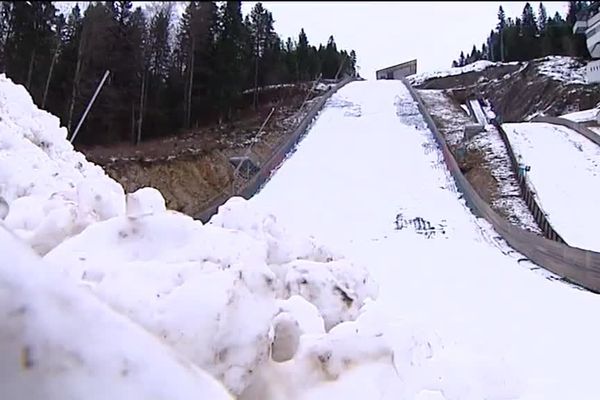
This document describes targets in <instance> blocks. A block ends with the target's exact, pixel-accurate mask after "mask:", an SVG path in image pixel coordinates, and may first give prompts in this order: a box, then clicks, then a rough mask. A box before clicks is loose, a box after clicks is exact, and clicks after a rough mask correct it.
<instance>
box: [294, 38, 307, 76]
mask: <svg viewBox="0 0 600 400" xmlns="http://www.w3.org/2000/svg"><path fill="white" fill-rule="evenodd" d="M296 60H297V63H298V67H297V71H298V81H306V80H308V79H309V46H308V38H307V37H306V33H304V28H302V29H300V34H299V35H298V46H297V48H296Z"/></svg>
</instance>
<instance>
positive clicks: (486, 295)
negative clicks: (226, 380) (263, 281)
mask: <svg viewBox="0 0 600 400" xmlns="http://www.w3.org/2000/svg"><path fill="white" fill-rule="evenodd" d="M251 202H252V203H255V204H257V205H259V206H260V207H264V208H266V209H269V210H272V211H273V212H275V213H276V214H277V215H278V216H279V217H280V218H279V219H280V221H281V222H283V223H285V224H286V225H288V226H290V228H292V229H294V230H296V231H298V232H305V233H311V234H314V235H315V236H317V237H318V238H319V239H320V240H322V241H323V242H325V243H327V244H328V245H330V246H334V247H336V248H338V249H340V250H341V251H343V252H344V253H345V254H346V255H348V256H350V258H351V259H353V260H357V261H360V262H361V263H363V264H364V265H367V266H368V267H369V270H370V272H371V273H372V274H373V275H374V276H375V278H376V280H377V281H378V282H379V286H380V292H379V298H378V300H377V301H376V302H374V303H372V304H370V307H369V310H368V312H367V313H366V314H365V316H366V315H368V314H369V313H373V314H375V315H379V316H381V320H383V321H386V324H385V326H386V329H387V333H389V335H388V338H391V340H392V344H393V346H394V350H395V354H394V356H395V364H396V369H397V373H398V375H399V377H400V379H401V381H402V385H401V389H400V390H399V391H396V392H392V391H387V392H386V390H385V386H384V387H380V386H378V387H377V388H376V390H375V391H373V392H371V393H368V392H367V393H365V392H366V390H363V391H361V387H362V386H366V387H371V386H370V385H369V382H371V380H372V377H373V375H371V373H372V371H357V372H355V373H354V375H352V377H351V379H350V378H348V379H340V380H338V381H336V382H335V383H332V384H331V386H330V387H328V388H327V387H318V388H314V389H312V390H311V391H309V393H310V394H314V395H315V396H316V397H318V398H325V397H326V396H327V395H329V396H330V397H329V398H338V396H337V395H338V394H339V393H349V394H348V395H347V397H346V398H352V399H357V398H406V399H426V398H427V399H447V400H450V399H482V398H488V399H564V398H578V399H590V400H591V399H594V398H596V396H597V388H596V384H595V382H596V373H595V371H594V368H593V366H594V365H595V364H596V362H597V361H596V360H597V359H598V357H599V356H600V345H598V343H597V337H598V335H600V323H599V322H598V321H597V319H595V318H593V317H592V318H590V316H591V315H594V314H595V313H596V310H597V309H598V306H600V299H599V298H598V297H597V296H596V295H594V294H591V293H588V292H584V291H579V290H576V289H573V288H572V287H569V286H567V285H564V284H562V283H558V282H555V281H552V280H550V279H544V277H543V276H542V275H540V274H537V273H533V272H532V271H530V270H529V269H527V268H523V267H522V266H520V265H519V264H518V263H517V261H516V259H515V258H513V257H511V256H507V255H504V254H502V252H501V251H499V250H500V249H499V248H497V247H496V243H495V242H494V241H493V237H494V233H493V232H492V231H491V230H490V229H489V228H487V227H486V224H484V223H483V221H479V220H477V219H476V218H474V217H473V216H472V215H471V214H470V213H469V211H468V210H467V209H466V208H465V207H464V205H463V204H462V201H461V200H459V196H458V195H457V193H456V192H455V186H454V184H453V182H452V180H451V179H450V176H449V173H448V172H447V171H446V169H445V168H444V166H443V163H442V159H441V154H440V152H439V151H438V150H437V148H436V147H435V146H434V145H433V139H432V137H431V133H430V132H429V131H428V130H426V129H425V126H424V123H423V119H422V117H421V116H420V114H419V113H418V111H417V110H416V105H415V104H414V102H413V101H412V99H411V98H410V96H409V94H408V92H407V90H406V88H405V87H404V86H403V85H402V83H400V82H397V81H375V82H373V81H367V82H355V83H352V84H350V85H348V86H346V87H344V88H343V89H342V90H341V91H340V92H338V93H337V94H335V95H334V96H333V97H332V98H331V99H330V100H329V101H328V103H327V105H326V107H325V109H324V111H323V112H322V113H321V115H320V117H319V119H318V120H317V122H316V124H315V125H314V127H313V128H312V129H311V132H310V133H309V135H308V136H307V137H306V138H305V139H304V140H303V141H302V142H301V143H300V145H299V147H298V149H297V151H296V153H294V155H293V156H292V157H291V158H290V159H289V160H288V161H287V162H286V163H285V164H284V165H283V166H282V167H281V168H280V170H279V171H278V172H277V173H276V174H275V175H274V176H273V178H272V179H271V181H270V182H269V183H268V184H267V186H266V187H265V188H264V189H263V190H262V191H261V192H260V193H259V194H258V195H256V196H255V197H254V198H253V199H251ZM502 249H503V250H506V249H505V248H502ZM566 344H568V345H566ZM361 395H363V396H364V397H361ZM319 396H321V397H319Z"/></svg>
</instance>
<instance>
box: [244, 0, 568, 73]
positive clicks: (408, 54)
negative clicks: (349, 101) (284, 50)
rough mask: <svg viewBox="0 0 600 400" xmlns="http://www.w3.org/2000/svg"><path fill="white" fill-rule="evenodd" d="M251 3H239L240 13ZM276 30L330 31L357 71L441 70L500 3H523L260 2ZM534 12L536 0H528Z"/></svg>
mask: <svg viewBox="0 0 600 400" xmlns="http://www.w3.org/2000/svg"><path fill="white" fill-rule="evenodd" d="M255 3H256V2H253V1H248V2H242V11H243V13H244V14H246V13H247V12H249V10H250V9H251V8H252V7H253V6H254V4H255ZM262 3H263V5H264V6H265V7H266V8H267V9H268V10H269V11H271V12H272V14H273V18H274V19H275V30H276V31H277V33H279V35H280V36H281V37H282V38H283V39H284V40H285V39H286V38H287V37H288V36H290V37H293V38H295V39H296V40H297V37H298V33H299V32H300V28H304V31H305V32H306V34H307V36H308V40H309V42H310V43H312V44H317V43H326V42H327V39H328V38H329V35H333V36H334V38H335V42H336V44H337V46H338V49H339V48H343V49H347V50H348V51H350V49H354V50H356V53H357V55H358V64H359V66H360V68H361V69H360V74H361V75H362V76H363V77H364V78H367V79H374V77H375V71H376V70H378V69H381V68H384V67H387V66H390V65H394V64H398V63H401V62H404V61H408V60H412V59H414V58H416V59H417V72H424V71H429V70H436V69H445V68H448V67H449V66H450V64H451V63H452V60H454V59H456V58H458V55H459V54H460V51H461V50H469V51H470V50H471V48H472V46H473V44H475V45H477V47H480V46H481V44H482V43H483V42H484V41H485V39H486V38H487V35H488V34H489V32H490V30H491V29H492V28H493V27H494V26H495V24H496V22H497V12H498V7H499V6H500V5H502V7H503V8H504V11H505V13H506V16H507V17H513V18H514V17H515V16H520V15H521V12H522V11H523V7H524V6H525V3H526V2H521V1H514V2H491V1H490V2H488V1H485V2H484V1H476V2H432V1H431V2H429V1H428V2H302V1H298V2H291V1H290V2H279V1H263V2H262ZM531 4H532V6H533V7H534V9H535V11H536V13H537V9H538V6H539V2H535V3H534V2H532V3H531ZM544 6H545V7H546V10H547V12H548V15H549V16H551V15H554V13H555V12H556V11H558V12H560V13H561V14H562V15H563V17H564V16H565V15H566V12H567V9H568V2H544Z"/></svg>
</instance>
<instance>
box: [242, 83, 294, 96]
mask: <svg viewBox="0 0 600 400" xmlns="http://www.w3.org/2000/svg"><path fill="white" fill-rule="evenodd" d="M295 86H297V85H296V84H295V83H280V84H277V85H267V86H260V87H258V88H257V91H258V92H259V93H260V92H266V91H268V90H273V89H282V88H290V87H295ZM248 93H254V88H251V89H246V90H244V91H243V92H242V94H248Z"/></svg>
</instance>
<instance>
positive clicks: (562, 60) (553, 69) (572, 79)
mask: <svg viewBox="0 0 600 400" xmlns="http://www.w3.org/2000/svg"><path fill="white" fill-rule="evenodd" d="M539 61H541V62H540V63H538V64H537V65H536V67H537V69H538V71H539V72H540V73H541V74H542V75H546V76H548V77H550V78H552V79H554V80H557V81H561V82H565V83H567V84H578V85H585V84H586V79H585V74H586V73H585V68H586V67H585V64H583V63H582V62H581V61H578V60H576V59H574V58H572V57H565V56H548V57H544V58H542V59H541V60H539Z"/></svg>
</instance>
